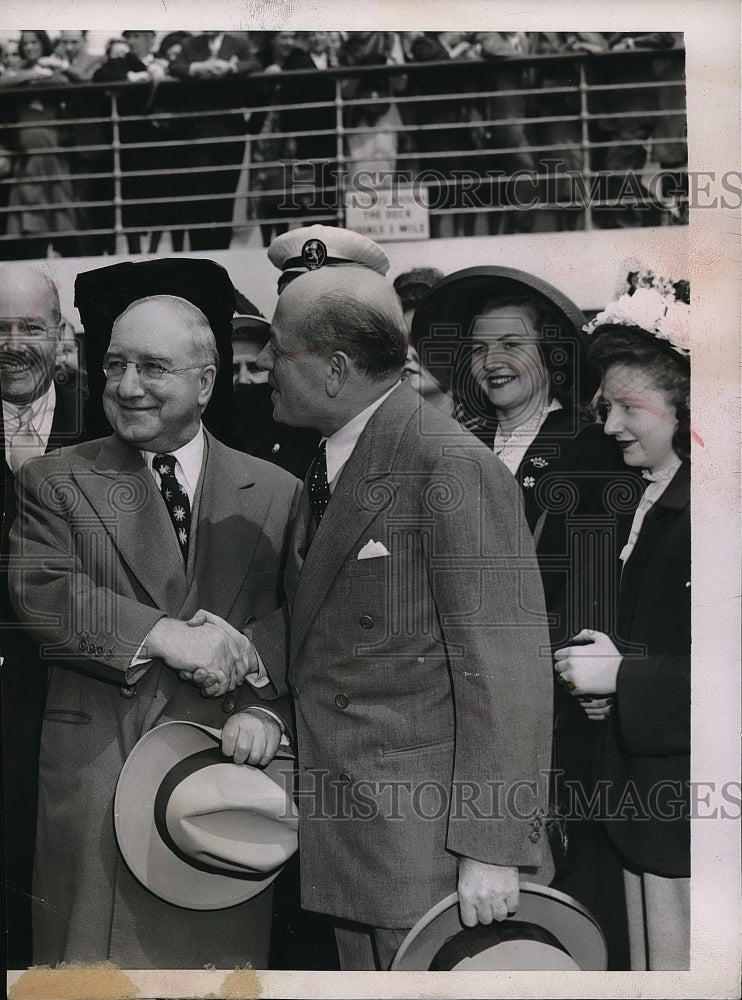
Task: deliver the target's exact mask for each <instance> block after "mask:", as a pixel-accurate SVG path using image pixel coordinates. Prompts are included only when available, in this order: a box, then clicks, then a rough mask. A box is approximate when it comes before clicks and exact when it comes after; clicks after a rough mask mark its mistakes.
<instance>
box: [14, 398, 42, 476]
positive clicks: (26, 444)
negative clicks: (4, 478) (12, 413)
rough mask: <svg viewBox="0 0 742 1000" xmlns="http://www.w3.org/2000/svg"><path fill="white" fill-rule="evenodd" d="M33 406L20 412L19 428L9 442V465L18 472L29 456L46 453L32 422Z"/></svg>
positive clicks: (33, 456)
mask: <svg viewBox="0 0 742 1000" xmlns="http://www.w3.org/2000/svg"><path fill="white" fill-rule="evenodd" d="M31 413H32V408H31V407H30V406H26V407H25V408H24V409H23V410H21V411H20V413H19V414H18V429H17V430H16V431H14V432H13V434H11V437H10V441H9V442H8V465H9V466H10V468H11V469H12V470H13V472H18V470H19V469H20V467H21V466H22V465H23V463H24V462H26V461H28V459H29V458H35V457H36V456H37V455H43V454H44V445H43V444H42V441H41V438H40V437H39V435H38V434H37V433H36V431H35V430H34V429H33V425H32V424H31Z"/></svg>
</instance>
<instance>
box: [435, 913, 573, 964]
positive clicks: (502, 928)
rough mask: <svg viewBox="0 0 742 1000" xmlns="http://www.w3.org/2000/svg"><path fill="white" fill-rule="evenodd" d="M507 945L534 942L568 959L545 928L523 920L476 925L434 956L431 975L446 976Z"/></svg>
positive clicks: (457, 934) (448, 943) (449, 940)
mask: <svg viewBox="0 0 742 1000" xmlns="http://www.w3.org/2000/svg"><path fill="white" fill-rule="evenodd" d="M506 941H535V942H537V943H538V944H546V945H549V946H550V947H551V948H557V949H558V950H559V951H562V952H564V954H565V955H569V952H568V951H567V949H566V948H565V947H564V945H563V944H562V942H561V941H560V940H559V939H558V938H557V937H555V936H554V934H552V933H551V931H548V930H546V928H545V927H540V926H539V925H538V924H532V923H526V922H525V921H523V920H504V921H503V922H502V923H500V924H497V926H495V925H494V924H477V926H476V927H466V928H464V930H462V931H459V932H458V933H456V934H454V935H453V937H450V938H449V939H448V940H447V941H446V942H445V944H443V945H442V946H441V947H440V948H439V949H438V951H437V952H436V954H435V955H434V957H433V959H432V960H431V962H430V971H431V972H449V971H450V970H451V969H454V968H456V966H457V965H458V964H459V963H460V962H463V961H465V959H467V958H474V957H476V956H477V955H479V954H480V953H481V952H483V951H485V950H486V949H488V948H494V947H496V946H497V945H499V944H503V943H504V942H506ZM570 957H571V956H570Z"/></svg>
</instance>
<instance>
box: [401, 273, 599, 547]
mask: <svg viewBox="0 0 742 1000" xmlns="http://www.w3.org/2000/svg"><path fill="white" fill-rule="evenodd" d="M584 322H585V317H584V316H583V314H582V313H581V312H580V310H579V309H578V308H577V306H576V305H575V304H574V303H573V302H572V301H571V300H570V299H569V298H568V297H567V296H566V295H564V294H563V293H562V292H560V291H559V290H558V289H557V288H554V287H553V286H552V285H550V284H549V283H548V282H545V281H543V280H542V279H540V278H538V277H536V276H535V275H532V274H528V273H527V272H525V271H519V270H516V269H514V268H506V267H499V266H488V265H484V266H481V267H473V268H466V269H465V270H463V271H456V272H454V273H453V274H449V275H448V276H447V277H446V278H444V279H443V280H442V281H440V282H439V283H438V284H436V285H435V286H434V287H433V288H432V289H431V291H430V292H429V293H428V294H427V295H426V296H425V298H424V299H423V300H422V301H421V302H420V304H419V305H418V307H417V310H416V312H415V315H414V317H413V321H412V334H411V339H412V343H413V344H414V345H416V350H417V353H418V356H419V358H420V360H421V361H422V362H423V364H424V365H425V366H426V368H428V369H429V371H430V373H431V374H432V376H433V377H434V378H437V379H438V381H439V383H440V384H441V388H442V389H443V390H444V391H450V392H451V394H452V396H453V401H454V407H455V416H456V418H457V419H458V420H460V422H461V423H462V424H463V425H464V426H465V427H467V428H468V429H469V430H471V431H472V432H473V433H474V434H476V436H477V437H478V438H479V439H480V440H482V441H483V442H484V443H485V444H486V445H487V446H488V447H489V448H490V449H491V450H493V451H494V453H495V454H496V455H498V456H499V458H500V459H501V460H502V461H503V462H504V463H505V465H506V466H507V468H508V469H509V470H510V472H511V474H512V475H513V476H514V477H515V479H516V481H517V483H518V486H519V487H520V491H521V496H522V502H523V506H524V511H525V515H526V520H527V521H528V524H529V527H530V528H531V530H532V531H534V530H535V529H536V527H537V524H538V522H539V519H540V518H541V516H542V515H543V512H544V506H543V499H542V497H541V490H540V488H539V480H540V479H541V477H542V476H548V475H549V474H550V473H551V472H552V471H553V467H554V465H555V463H559V462H562V461H563V460H564V459H565V455H566V453H567V452H568V451H569V449H570V448H571V447H572V445H573V443H574V441H575V439H576V437H577V435H578V433H579V431H580V428H581V427H582V426H583V425H584V421H583V419H582V414H581V408H582V405H583V403H584V401H585V399H586V398H589V397H590V395H591V393H590V391H589V387H588V386H587V385H586V383H585V380H584V373H583V362H584V359H583V349H582V332H581V328H582V326H583V325H584ZM452 359H454V360H453V364H452Z"/></svg>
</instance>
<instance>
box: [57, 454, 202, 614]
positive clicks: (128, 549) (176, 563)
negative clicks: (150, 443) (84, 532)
mask: <svg viewBox="0 0 742 1000" xmlns="http://www.w3.org/2000/svg"><path fill="white" fill-rule="evenodd" d="M93 471H94V473H95V474H94V475H91V474H90V472H91V470H90V469H88V468H85V469H73V470H72V477H73V479H74V480H75V482H76V483H77V485H78V487H79V488H80V490H81V491H82V492H83V493H84V494H85V496H86V497H87V499H88V501H89V503H90V505H91V506H92V507H93V509H94V510H95V512H96V513H97V514H98V516H99V517H100V518H101V521H102V523H103V525H104V527H105V529H106V531H108V533H109V534H110V535H111V537H112V538H113V541H114V544H115V546H116V549H117V551H118V553H119V556H120V558H121V559H122V560H123V561H124V562H125V563H126V565H127V566H128V567H129V570H130V572H131V573H132V575H133V576H134V577H136V579H137V580H138V582H139V584H140V585H141V586H142V587H143V588H144V590H145V591H146V592H147V593H148V594H149V596H150V598H151V599H152V602H153V604H154V605H155V606H156V607H159V608H161V609H162V610H163V611H165V612H166V613H167V614H170V615H172V614H175V613H177V610H178V609H179V608H180V605H181V604H182V603H183V600H184V598H185V594H186V577H185V568H184V566H183V558H182V556H181V554H180V549H179V547H178V542H177V539H176V538H175V532H174V531H173V525H172V522H171V521H170V516H169V515H168V512H167V508H166V507H165V504H164V502H163V500H162V497H161V496H160V493H159V490H158V489H157V485H156V483H155V481H154V479H153V477H152V474H151V472H150V471H149V470H148V469H147V467H146V465H145V464H144V461H143V459H142V456H141V455H140V454H139V452H138V451H137V449H136V448H132V447H131V446H129V445H127V444H124V443H123V442H121V441H119V440H118V439H117V438H115V437H110V438H106V439H105V440H104V441H103V442H102V444H101V449H100V451H99V452H98V455H97V458H96V460H95V463H94V466H93Z"/></svg>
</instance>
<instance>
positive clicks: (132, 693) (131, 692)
mask: <svg viewBox="0 0 742 1000" xmlns="http://www.w3.org/2000/svg"><path fill="white" fill-rule="evenodd" d="M119 694H120V695H121V697H122V698H135V697H136V694H137V689H136V688H135V687H120V688H119Z"/></svg>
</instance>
